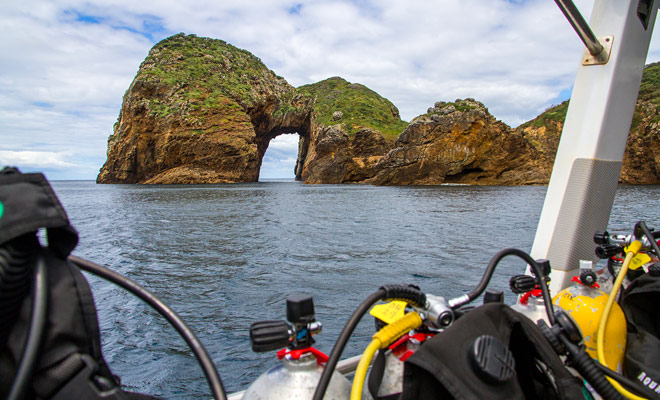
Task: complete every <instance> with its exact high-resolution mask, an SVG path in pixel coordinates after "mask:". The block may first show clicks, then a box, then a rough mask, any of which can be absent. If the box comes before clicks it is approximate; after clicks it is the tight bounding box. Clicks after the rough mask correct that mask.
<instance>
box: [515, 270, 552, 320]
mask: <svg viewBox="0 0 660 400" xmlns="http://www.w3.org/2000/svg"><path fill="white" fill-rule="evenodd" d="M536 262H537V263H538V264H539V266H540V267H541V270H542V271H543V279H544V280H545V281H546V283H547V282H549V281H550V278H549V275H550V270H551V269H550V261H549V260H546V259H543V260H536ZM509 286H510V287H511V291H512V292H513V293H515V294H518V295H520V296H519V297H518V302H517V303H516V304H514V305H512V306H511V308H512V309H514V310H515V311H517V312H519V313H521V314H523V315H524V316H526V317H527V318H529V319H531V320H532V321H534V322H537V321H538V320H541V319H542V320H544V321H545V322H546V323H547V324H550V321H548V314H547V311H546V309H545V303H544V302H543V296H542V293H541V289H540V288H539V285H538V281H537V278H536V276H529V275H516V276H514V277H512V278H511V279H510V280H509Z"/></svg>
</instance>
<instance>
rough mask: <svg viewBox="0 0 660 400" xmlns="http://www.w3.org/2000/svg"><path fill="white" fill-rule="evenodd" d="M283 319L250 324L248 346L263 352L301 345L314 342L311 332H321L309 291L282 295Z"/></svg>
mask: <svg viewBox="0 0 660 400" xmlns="http://www.w3.org/2000/svg"><path fill="white" fill-rule="evenodd" d="M286 318H287V320H288V322H287V321H259V322H255V323H253V324H252V325H251V326H250V345H251V346H252V350H253V351H255V352H257V353H263V352H266V351H271V350H279V349H281V348H283V347H288V348H289V349H291V350H298V349H305V348H308V347H310V346H312V345H313V344H314V339H313V338H312V336H313V335H316V334H317V333H320V332H321V329H322V326H321V323H320V322H316V318H315V316H314V301H313V300H312V296H310V295H303V294H300V295H293V296H289V297H288V298H287V299H286Z"/></svg>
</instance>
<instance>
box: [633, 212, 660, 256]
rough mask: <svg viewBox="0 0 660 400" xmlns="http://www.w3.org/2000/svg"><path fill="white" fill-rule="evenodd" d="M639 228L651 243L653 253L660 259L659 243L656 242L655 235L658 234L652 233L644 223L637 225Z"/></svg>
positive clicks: (640, 222)
mask: <svg viewBox="0 0 660 400" xmlns="http://www.w3.org/2000/svg"><path fill="white" fill-rule="evenodd" d="M637 226H639V227H640V229H641V230H642V232H643V233H644V235H645V236H646V238H647V239H648V240H649V242H651V248H653V251H654V252H655V255H656V256H658V257H660V246H658V243H657V242H656V241H655V234H656V233H657V232H651V230H650V229H649V227H648V226H646V223H645V222H644V221H639V222H638V223H637Z"/></svg>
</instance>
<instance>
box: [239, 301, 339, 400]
mask: <svg viewBox="0 0 660 400" xmlns="http://www.w3.org/2000/svg"><path fill="white" fill-rule="evenodd" d="M286 308H287V320H288V321H289V322H287V321H260V322H255V323H254V324H252V326H251V327H250V344H251V345H252V350H254V351H255V352H266V351H270V350H276V349H281V348H282V347H285V346H286V348H284V349H281V350H280V351H278V352H277V357H278V358H279V359H280V364H279V365H277V366H275V367H273V368H271V369H269V370H268V371H266V372H265V373H263V374H262V375H261V376H260V377H259V378H257V380H256V381H254V382H253V383H252V384H251V385H250V386H249V387H248V388H247V390H246V391H245V394H243V399H244V400H257V399H259V400H263V399H276V400H279V399H282V400H284V399H301V400H304V399H311V398H312V397H313V396H314V391H315V390H316V386H317V384H318V382H319V380H320V378H321V374H322V372H323V367H324V365H325V363H326V361H327V360H328V356H326V355H325V354H323V353H322V352H321V351H319V350H317V349H315V348H314V347H311V346H312V344H314V339H313V338H312V335H314V334H317V333H320V332H321V323H320V322H316V321H315V317H314V302H313V300H312V297H311V296H308V295H295V296H289V297H288V298H287V299H286ZM350 393H351V383H350V381H349V380H348V379H347V378H346V377H344V376H343V375H341V374H340V373H338V372H336V371H335V372H333V374H332V379H331V380H330V384H329V386H328V390H327V392H326V395H325V399H328V400H330V399H334V400H347V399H348V398H349V397H350Z"/></svg>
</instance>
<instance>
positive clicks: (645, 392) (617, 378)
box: [594, 362, 660, 399]
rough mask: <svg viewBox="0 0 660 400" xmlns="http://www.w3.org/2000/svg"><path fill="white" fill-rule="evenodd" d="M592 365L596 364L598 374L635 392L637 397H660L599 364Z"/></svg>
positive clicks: (636, 382)
mask: <svg viewBox="0 0 660 400" xmlns="http://www.w3.org/2000/svg"><path fill="white" fill-rule="evenodd" d="M594 364H596V367H598V369H599V370H600V372H602V373H603V374H605V375H607V376H609V377H610V378H612V379H614V380H615V381H617V382H619V383H620V384H621V385H623V386H625V387H626V389H628V390H630V391H631V392H635V394H637V395H638V396H641V397H645V398H647V399H660V396H658V394H657V393H656V392H654V391H653V390H651V389H649V388H648V387H646V386H644V385H642V384H641V382H638V381H635V380H632V379H630V378H628V377H626V376H623V375H621V374H619V373H616V372H615V371H612V370H611V369H609V368H607V367H606V366H604V365H603V364H601V363H599V362H596V363H594Z"/></svg>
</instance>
